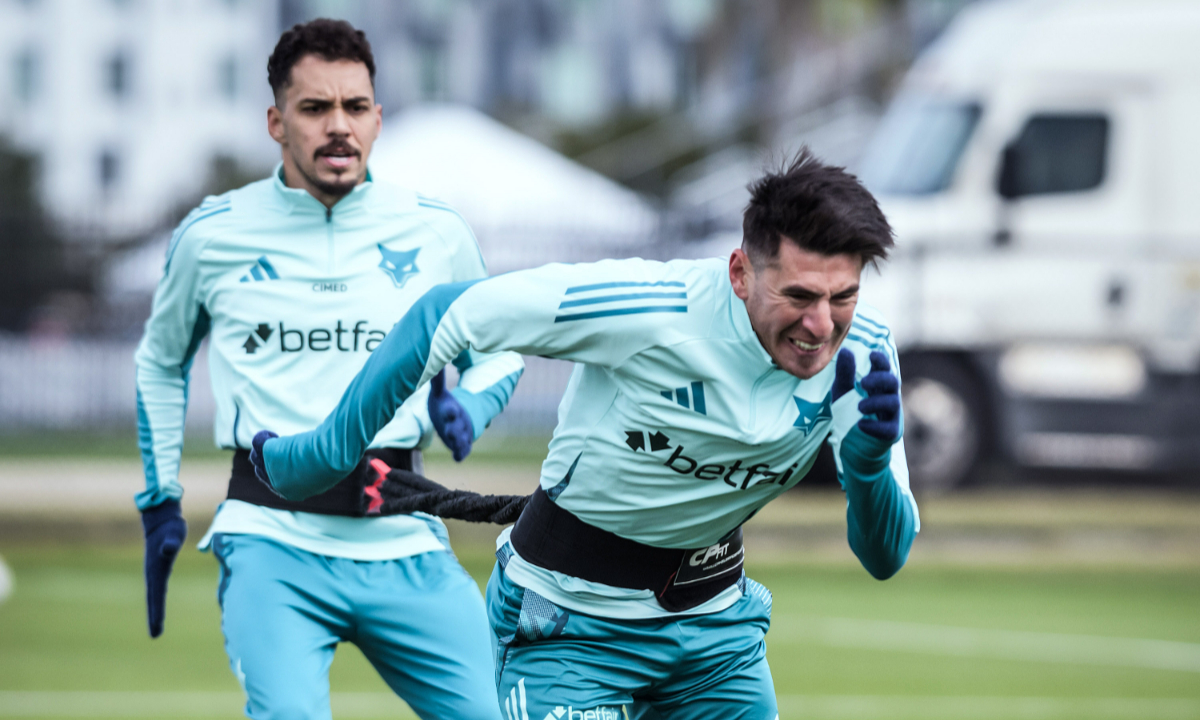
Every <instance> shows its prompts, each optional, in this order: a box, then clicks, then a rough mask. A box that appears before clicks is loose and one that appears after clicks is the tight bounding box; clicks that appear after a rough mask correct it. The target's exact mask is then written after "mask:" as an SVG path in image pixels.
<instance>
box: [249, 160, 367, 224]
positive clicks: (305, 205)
mask: <svg viewBox="0 0 1200 720" xmlns="http://www.w3.org/2000/svg"><path fill="white" fill-rule="evenodd" d="M272 180H273V182H274V185H275V194H276V196H277V197H278V198H279V199H280V200H281V201H282V202H283V204H284V206H286V207H287V209H288V212H297V213H318V214H321V215H325V214H326V207H325V206H324V205H323V204H322V203H321V201H320V200H318V199H316V198H315V197H313V196H312V195H311V194H309V192H308V191H307V190H302V189H300V188H293V187H288V186H287V184H286V183H285V182H284V180H283V163H278V164H277V165H276V166H275V172H274V173H272ZM374 184H375V183H374V180H372V178H371V171H370V169H368V170H367V178H366V179H365V180H363V181H362V182H361V183H359V184H358V185H355V186H354V189H353V190H351V191H350V193H349V194H348V195H346V197H344V198H342V199H341V200H338V201H337V203H336V204H335V205H334V206H333V208H332V210H333V213H334V214H335V215H341V214H343V213H347V212H354V211H356V210H358V209H361V208H362V207H363V206H364V205H365V204H366V202H367V200H368V198H369V197H370V194H371V188H372V187H373V186H374Z"/></svg>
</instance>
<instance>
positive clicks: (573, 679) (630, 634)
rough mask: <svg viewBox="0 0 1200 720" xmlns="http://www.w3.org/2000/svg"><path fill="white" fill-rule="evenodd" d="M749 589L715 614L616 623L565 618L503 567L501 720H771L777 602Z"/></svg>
mask: <svg viewBox="0 0 1200 720" xmlns="http://www.w3.org/2000/svg"><path fill="white" fill-rule="evenodd" d="M744 582H745V583H746V592H745V594H744V595H743V597H742V599H741V600H739V601H738V602H736V603H734V604H733V606H731V607H729V608H727V609H725V610H723V611H721V612H718V613H712V614H710V615H686V616H681V617H674V618H669V619H654V620H614V619H610V618H602V617H596V616H593V615H585V614H583V613H577V612H574V611H570V610H564V609H563V608H561V607H559V606H557V605H555V604H554V603H551V602H550V601H549V600H547V599H546V598H544V597H542V596H541V595H538V594H537V593H535V592H533V591H532V590H528V589H526V588H523V587H521V586H519V585H516V584H515V583H513V582H511V581H510V580H509V579H508V578H507V577H505V574H504V569H503V567H501V565H500V564H497V565H496V568H495V570H493V571H492V577H491V580H490V581H489V582H488V587H487V606H488V620H489V621H490V622H491V625H492V631H493V632H494V633H495V638H494V640H495V641H496V679H497V683H496V684H497V686H498V691H499V695H500V702H501V705H502V707H503V710H504V718H505V720H639V719H647V720H648V719H650V718H656V719H658V718H660V719H661V720H700V719H701V718H703V719H704V720H710V719H711V718H722V720H775V719H776V718H777V716H778V710H777V709H776V704H775V687H774V684H773V683H772V681H771V669H770V668H769V667H768V666H767V657H766V642H765V640H764V638H765V636H766V633H767V628H768V626H769V625H770V615H771V595H770V592H768V591H767V589H766V588H764V587H763V586H762V585H759V584H758V583H756V582H754V581H753V580H749V579H745V580H744Z"/></svg>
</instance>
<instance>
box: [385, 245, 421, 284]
mask: <svg viewBox="0 0 1200 720" xmlns="http://www.w3.org/2000/svg"><path fill="white" fill-rule="evenodd" d="M379 252H380V254H381V255H383V259H382V260H380V261H379V267H381V268H383V271H384V272H385V273H387V274H388V275H389V276H390V277H391V278H392V282H393V283H395V284H396V287H398V288H402V287H404V284H405V283H407V282H408V279H409V278H410V277H412V276H413V275H416V274H417V273H418V272H420V271H421V269H420V268H418V267H417V253H419V252H421V248H414V249H412V250H388V249H387V248H385V247H384V246H383V245H382V244H380V245H379Z"/></svg>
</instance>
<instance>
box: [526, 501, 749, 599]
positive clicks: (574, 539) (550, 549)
mask: <svg viewBox="0 0 1200 720" xmlns="http://www.w3.org/2000/svg"><path fill="white" fill-rule="evenodd" d="M509 541H510V542H512V546H513V549H514V550H516V551H517V554H518V555H520V556H521V558H522V559H523V560H526V561H528V562H530V563H533V564H534V565H537V566H538V567H541V568H545V569H546V570H553V571H555V572H560V573H563V574H564V575H570V576H572V577H577V578H581V579H583V580H587V581H589V582H597V583H603V584H604V585H611V586H612V587H619V588H628V589H630V590H650V591H651V592H653V593H654V596H655V597H656V598H657V599H658V604H659V605H661V606H662V607H663V608H664V609H665V610H667V611H669V612H683V611H686V610H690V609H692V608H694V607H696V606H698V605H700V604H702V603H705V602H707V601H709V600H711V599H712V598H714V597H716V596H717V595H719V594H720V593H721V591H722V590H724V589H725V588H727V587H729V586H730V585H733V584H735V583H737V582H738V580H740V579H741V577H742V558H743V554H744V553H743V548H742V529H741V528H740V527H738V528H736V529H734V530H733V531H732V532H730V533H729V534H728V535H726V536H725V537H723V538H721V540H720V541H718V542H717V543H715V544H713V545H710V546H707V547H703V548H692V549H688V550H679V549H668V548H658V547H653V546H651V545H646V544H644V543H640V542H637V541H636V540H630V539H628V538H623V537H621V536H620V535H617V534H615V533H611V532H609V531H607V530H603V529H601V528H598V527H596V526H595V525H589V524H588V523H586V522H584V521H583V520H580V519H579V518H578V517H577V516H576V515H575V514H573V513H572V512H570V511H569V510H565V509H563V508H561V507H559V506H558V504H557V503H555V502H554V501H553V500H551V499H550V497H549V496H548V495H546V493H545V492H544V491H543V490H542V489H541V488H540V487H539V488H538V489H537V490H535V491H534V493H533V495H532V496H530V498H529V504H528V505H527V506H526V507H525V510H524V512H522V513H521V517H520V519H518V520H517V524H516V526H515V527H513V530H512V535H511V536H510V537H509Z"/></svg>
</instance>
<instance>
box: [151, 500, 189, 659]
mask: <svg viewBox="0 0 1200 720" xmlns="http://www.w3.org/2000/svg"><path fill="white" fill-rule="evenodd" d="M142 530H143V531H144V532H145V534H146V562H145V568H144V569H145V572H146V619H147V620H148V621H149V624H150V637H152V638H156V637H158V636H159V635H162V631H163V617H164V616H165V614H166V605H167V579H168V578H169V577H171V566H172V565H174V564H175V556H176V555H178V554H179V548H181V547H183V540H184V538H186V537H187V522H186V521H185V520H184V519H183V514H182V513H181V512H180V511H179V501H178V500H167V501H166V502H164V503H162V504H161V505H155V506H154V507H151V508H146V509H145V510H143V511H142Z"/></svg>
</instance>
